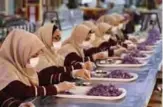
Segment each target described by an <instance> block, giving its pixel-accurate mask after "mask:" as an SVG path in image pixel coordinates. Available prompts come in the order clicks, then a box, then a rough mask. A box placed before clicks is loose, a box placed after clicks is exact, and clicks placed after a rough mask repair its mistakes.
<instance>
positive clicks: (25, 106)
mask: <svg viewBox="0 0 163 107" xmlns="http://www.w3.org/2000/svg"><path fill="white" fill-rule="evenodd" d="M19 107H35V105H34V104H33V103H31V102H28V103H22V104H20V106H19Z"/></svg>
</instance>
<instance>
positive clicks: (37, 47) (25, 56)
mask: <svg viewBox="0 0 163 107" xmlns="http://www.w3.org/2000/svg"><path fill="white" fill-rule="evenodd" d="M44 47H45V46H44V44H43V43H42V42H41V41H40V40H39V39H38V38H37V37H36V36H35V35H33V34H31V33H29V32H26V31H24V30H18V29H16V30H13V31H11V32H10V33H9V35H8V36H7V38H6V39H5V41H4V42H3V44H2V47H1V49H0V74H1V78H0V84H1V85H0V90H2V89H3V88H4V87H6V86H7V85H8V84H9V83H11V82H12V81H14V80H18V81H21V82H22V83H24V84H26V85H28V86H32V85H39V82H38V76H37V72H36V71H34V70H33V69H32V68H28V69H27V68H26V64H27V63H28V61H29V59H30V58H31V57H32V56H34V55H35V54H36V53H38V52H39V51H41V49H43V48H44Z"/></svg>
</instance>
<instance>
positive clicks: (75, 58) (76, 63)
mask: <svg viewBox="0 0 163 107" xmlns="http://www.w3.org/2000/svg"><path fill="white" fill-rule="evenodd" d="M81 63H83V58H82V57H80V56H79V55H77V54H76V53H75V52H72V53H70V54H68V55H67V56H66V57H65V60H64V66H72V67H73V68H74V69H81V68H82V64H81Z"/></svg>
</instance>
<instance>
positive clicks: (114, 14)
mask: <svg viewBox="0 0 163 107" xmlns="http://www.w3.org/2000/svg"><path fill="white" fill-rule="evenodd" d="M111 16H113V17H114V18H115V19H116V20H117V22H118V23H122V22H123V21H124V20H125V17H123V16H122V15H120V14H118V13H112V14H111Z"/></svg>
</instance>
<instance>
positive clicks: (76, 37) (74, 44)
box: [58, 24, 91, 58]
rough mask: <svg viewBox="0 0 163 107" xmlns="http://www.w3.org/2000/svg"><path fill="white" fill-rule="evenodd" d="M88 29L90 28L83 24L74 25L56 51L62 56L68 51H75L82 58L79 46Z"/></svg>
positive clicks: (81, 50)
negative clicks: (69, 34) (68, 35)
mask: <svg viewBox="0 0 163 107" xmlns="http://www.w3.org/2000/svg"><path fill="white" fill-rule="evenodd" d="M90 31H91V29H90V28H88V27H87V26H85V25H83V24H80V25H78V26H76V27H75V28H74V29H73V32H72V34H71V36H70V37H69V38H68V39H67V40H65V41H64V42H63V44H62V48H61V49H60V50H59V51H58V53H59V54H61V55H62V56H63V57H66V56H67V55H68V54H69V53H71V52H75V53H76V54H78V55H79V56H81V57H82V58H84V52H83V49H82V48H81V47H80V44H81V43H82V42H83V41H84V40H85V39H86V37H87V36H88V33H89V32H90Z"/></svg>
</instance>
